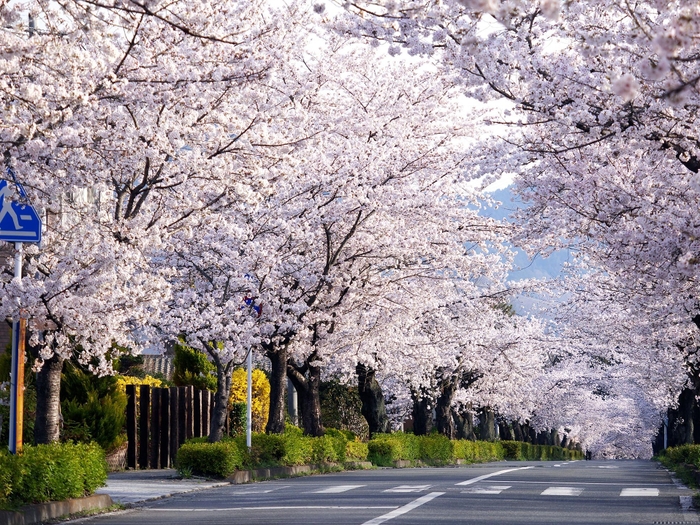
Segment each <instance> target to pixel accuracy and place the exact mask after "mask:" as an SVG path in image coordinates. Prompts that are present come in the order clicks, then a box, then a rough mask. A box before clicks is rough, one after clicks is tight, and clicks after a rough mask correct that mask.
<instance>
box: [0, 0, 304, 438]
mask: <svg viewBox="0 0 700 525" xmlns="http://www.w3.org/2000/svg"><path fill="white" fill-rule="evenodd" d="M268 7H269V6H267V5H266V3H264V2H258V3H252V2H246V3H237V2H231V3H227V4H221V3H218V2H217V3H216V5H214V3H208V4H207V3H204V4H201V5H199V6H198V7H197V10H196V11H195V10H193V8H192V6H191V5H190V4H188V3H187V2H176V3H168V4H167V5H166V4H158V3H151V4H149V5H148V6H145V5H140V4H131V3H129V4H121V3H117V4H111V3H105V4H102V3H100V2H81V1H76V2H67V3H63V4H55V3H51V2H41V1H37V2H24V3H17V4H13V5H9V4H7V3H3V4H2V16H3V20H5V21H6V22H7V24H4V25H3V30H2V31H1V32H0V38H2V41H3V45H2V49H3V51H2V55H1V56H0V60H1V61H2V69H3V71H4V72H5V74H4V75H3V78H2V80H1V81H0V82H1V83H2V88H1V90H0V91H1V92H2V95H1V96H2V100H3V106H2V107H3V109H2V111H3V118H2V119H0V120H1V121H2V124H0V140H1V141H2V143H3V145H4V153H5V158H6V161H7V162H9V163H11V164H12V165H13V166H14V168H15V170H16V172H17V173H18V174H19V176H20V179H21V180H22V181H23V182H25V186H26V187H27V188H28V191H29V193H30V194H31V196H32V198H33V199H34V201H35V204H36V205H37V206H38V207H40V208H42V209H45V210H46V211H47V212H48V214H49V220H48V222H49V225H48V226H49V230H48V232H47V235H46V236H45V242H44V244H43V246H42V247H41V248H40V249H38V250H36V249H34V250H32V251H29V252H28V255H29V257H30V258H31V259H32V260H31V262H30V266H29V268H30V270H29V272H28V277H27V278H26V279H25V280H24V281H23V284H22V288H21V289H18V286H17V283H13V282H11V281H10V280H9V278H8V279H6V281H5V286H4V287H3V299H2V304H3V312H4V313H5V314H6V315H16V312H15V310H16V308H17V303H18V301H17V298H20V301H19V303H20V306H21V307H22V308H23V309H24V311H26V312H27V315H29V316H30V317H32V319H33V322H32V324H30V327H33V328H32V329H33V330H34V331H35V334H34V336H33V338H32V343H33V344H36V345H37V346H38V347H39V357H40V358H41V359H40V362H39V365H41V363H42V362H43V363H44V364H46V363H49V364H50V365H51V366H44V367H43V368H42V369H41V372H40V378H41V377H42V376H44V375H47V376H50V377H51V379H50V381H48V382H47V384H48V385H49V386H48V387H47V389H48V391H50V393H49V392H47V393H46V394H47V395H40V396H39V398H40V400H41V401H40V404H41V403H43V402H44V401H45V400H46V402H47V407H46V409H43V407H40V409H38V412H39V414H40V419H46V418H48V419H47V421H48V423H47V426H48V427H50V429H49V430H48V431H47V432H45V433H43V434H44V435H41V433H40V435H39V436H38V441H40V442H41V441H51V440H55V439H56V438H57V437H58V434H57V430H58V425H57V422H58V417H57V415H58V412H57V406H58V404H57V399H58V397H57V396H58V390H57V385H58V380H59V378H60V370H61V366H62V362H63V359H65V358H66V357H68V356H69V355H70V353H71V352H72V351H74V350H78V351H79V352H80V353H81V356H82V357H81V358H82V359H83V360H85V361H88V362H91V363H92V364H93V366H94V367H95V370H96V371H98V372H99V373H108V372H109V370H110V358H109V356H110V355H111V354H110V352H111V350H110V349H111V348H113V344H112V343H114V342H118V343H120V344H121V345H130V346H132V347H133V348H134V350H137V347H138V343H139V342H144V341H134V335H138V329H139V328H140V327H142V326H144V325H148V324H150V323H149V321H150V320H152V319H157V318H158V316H159V314H158V312H159V307H160V306H162V304H163V301H164V300H166V299H167V298H168V294H169V292H168V288H169V283H168V282H167V281H166V280H164V279H162V278H160V276H159V275H158V274H156V273H154V271H153V267H152V265H151V262H152V260H153V259H152V258H153V256H154V253H155V252H156V251H157V250H158V249H160V248H161V247H162V246H163V243H164V242H166V241H167V239H168V238H169V237H170V236H171V235H173V234H175V233H176V232H178V231H180V230H184V231H187V229H188V227H189V226H188V225H189V221H190V219H191V218H193V217H196V216H198V215H199V214H200V213H202V212H203V211H204V210H209V209H210V208H213V207H216V206H217V205H218V203H220V201H226V200H230V199H233V198H234V197H235V196H240V195H245V194H247V193H249V192H255V187H256V185H260V184H265V180H266V179H265V177H258V174H259V171H260V169H261V166H262V164H261V160H260V159H262V158H263V157H265V158H266V161H265V162H267V163H273V162H274V159H273V158H271V156H270V155H269V154H267V153H266V154H262V155H255V154H254V153H252V150H253V148H254V147H256V146H253V145H252V144H251V142H250V141H249V138H252V137H253V136H255V139H257V140H258V141H259V143H258V145H257V147H259V148H261V149H263V150H265V151H268V150H269V149H270V146H271V145H270V144H269V143H268V142H267V139H268V138H269V136H268V135H267V134H266V133H267V132H266V131H261V132H260V133H258V132H257V126H258V124H261V123H262V122H263V121H265V119H268V118H272V114H273V113H274V111H275V104H276V102H277V101H278V99H279V97H280V96H281V95H278V97H277V98H271V93H273V92H274V93H278V92H277V91H276V89H275V87H274V85H273V84H272V83H271V82H267V79H268V73H269V70H270V68H271V67H272V65H273V64H278V63H284V58H283V57H284V53H285V50H287V49H288V48H289V47H290V46H292V45H293V44H294V43H296V42H297V41H298V39H297V38H296V37H291V38H290V37H288V35H289V32H290V31H293V30H294V28H295V26H294V25H293V24H290V25H285V28H286V29H283V28H281V27H279V24H276V23H275V22H274V21H275V20H282V19H283V18H284V17H283V16H274V15H273V14H271V12H270V11H269V9H268ZM294 10H295V7H294V6H290V7H288V8H286V11H285V15H290V16H291V17H292V18H293V19H294V12H295V11H294ZM17 14H21V15H22V18H19V17H18V16H17ZM27 14H28V15H29V16H30V19H29V20H30V22H31V23H30V25H29V27H27V25H26V20H27V19H26V18H24V17H25V16H26V15H27ZM57 65H60V67H57ZM278 78H279V77H278ZM263 115H265V116H263ZM255 139H254V140H255ZM232 188H237V189H235V190H233V189H232ZM81 193H82V194H85V193H89V194H91V195H92V197H93V198H92V199H90V202H89V203H88V204H89V205H86V204H85V203H82V204H80V205H78V204H76V203H72V202H71V201H70V195H75V194H81ZM229 193H231V194H232V196H231V197H230V199H227V196H228V194H229ZM54 217H55V219H54ZM156 266H157V265H156ZM126 297H128V298H129V299H128V300H126ZM98 305H99V307H98ZM106 312H110V313H109V314H108V313H106ZM119 312H122V313H121V314H120V313H119ZM112 313H113V315H112ZM57 374H58V375H57ZM44 414H45V415H44ZM39 428H42V427H41V426H39Z"/></svg>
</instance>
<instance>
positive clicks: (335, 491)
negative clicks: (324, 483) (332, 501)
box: [313, 485, 367, 494]
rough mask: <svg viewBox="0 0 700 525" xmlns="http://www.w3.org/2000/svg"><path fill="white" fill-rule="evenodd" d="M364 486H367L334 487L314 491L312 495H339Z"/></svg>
mask: <svg viewBox="0 0 700 525" xmlns="http://www.w3.org/2000/svg"><path fill="white" fill-rule="evenodd" d="M366 486H367V485H336V486H335V487H328V488H325V489H321V490H314V491H313V494H340V493H341V492H347V491H348V490H352V489H359V488H360V487H366Z"/></svg>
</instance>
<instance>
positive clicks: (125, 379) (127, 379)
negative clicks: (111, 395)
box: [116, 376, 163, 401]
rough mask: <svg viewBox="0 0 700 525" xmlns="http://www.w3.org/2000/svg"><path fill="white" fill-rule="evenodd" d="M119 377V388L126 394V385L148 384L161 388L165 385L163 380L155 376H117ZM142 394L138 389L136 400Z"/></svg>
mask: <svg viewBox="0 0 700 525" xmlns="http://www.w3.org/2000/svg"><path fill="white" fill-rule="evenodd" d="M116 378H117V389H118V390H119V391H120V392H122V393H123V394H126V385H136V386H137V387H138V386H141V385H148V386H150V387H151V388H161V387H162V386H163V381H161V380H160V379H157V378H155V377H153V376H146V377H134V376H116ZM139 395H140V389H139V388H137V389H136V400H137V401H138V399H139Z"/></svg>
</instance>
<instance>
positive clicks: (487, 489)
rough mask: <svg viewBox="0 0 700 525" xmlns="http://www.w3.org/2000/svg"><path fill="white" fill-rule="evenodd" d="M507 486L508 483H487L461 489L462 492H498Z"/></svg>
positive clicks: (507, 487)
mask: <svg viewBox="0 0 700 525" xmlns="http://www.w3.org/2000/svg"><path fill="white" fill-rule="evenodd" d="M509 488H510V485H488V486H486V487H473V488H470V489H467V490H463V491H462V494H500V493H501V492H503V491H504V490H508V489H509Z"/></svg>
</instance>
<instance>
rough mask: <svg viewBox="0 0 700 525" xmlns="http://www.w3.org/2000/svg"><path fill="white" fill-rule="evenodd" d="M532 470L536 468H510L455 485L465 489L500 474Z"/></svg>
mask: <svg viewBox="0 0 700 525" xmlns="http://www.w3.org/2000/svg"><path fill="white" fill-rule="evenodd" d="M531 468H534V467H518V468H508V469H505V470H499V471H498V472H492V473H491V474H484V475H483V476H479V477H476V478H472V479H468V480H467V481H461V482H460V483H455V485H457V486H460V487H463V486H465V485H471V484H472V483H476V482H478V481H482V480H484V479H488V478H491V477H493V476H498V475H500V474H506V473H508V472H514V471H516V470H527V469H531Z"/></svg>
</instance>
